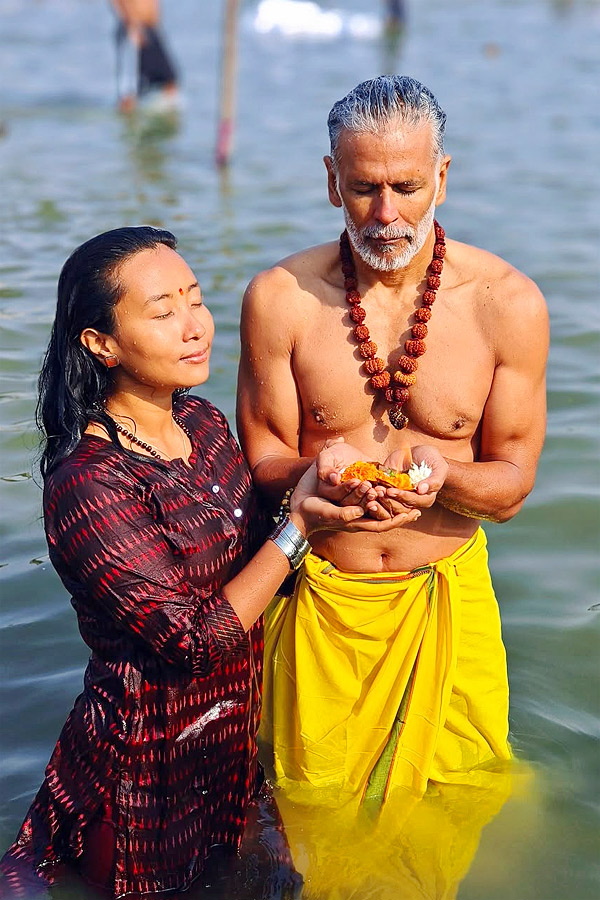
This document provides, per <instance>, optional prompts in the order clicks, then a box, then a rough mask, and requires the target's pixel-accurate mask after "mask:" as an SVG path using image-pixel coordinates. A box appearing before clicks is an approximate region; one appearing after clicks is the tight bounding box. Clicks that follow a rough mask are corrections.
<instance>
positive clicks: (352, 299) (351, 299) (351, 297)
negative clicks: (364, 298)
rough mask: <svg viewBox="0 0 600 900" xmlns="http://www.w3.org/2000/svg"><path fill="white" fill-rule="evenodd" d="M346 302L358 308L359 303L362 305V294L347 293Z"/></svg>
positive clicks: (355, 292)
mask: <svg viewBox="0 0 600 900" xmlns="http://www.w3.org/2000/svg"><path fill="white" fill-rule="evenodd" d="M346 300H347V301H348V303H351V304H352V305H353V306H356V304H357V303H360V294H359V293H358V291H346Z"/></svg>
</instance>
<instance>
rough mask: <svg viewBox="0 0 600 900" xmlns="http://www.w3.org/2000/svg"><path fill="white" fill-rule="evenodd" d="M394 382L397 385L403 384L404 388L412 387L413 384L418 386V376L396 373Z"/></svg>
mask: <svg viewBox="0 0 600 900" xmlns="http://www.w3.org/2000/svg"><path fill="white" fill-rule="evenodd" d="M394 381H395V382H396V384H401V385H403V386H404V387H411V386H412V385H413V384H416V381H417V376H416V375H409V374H408V373H407V372H394Z"/></svg>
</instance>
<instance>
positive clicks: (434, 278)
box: [427, 275, 442, 291]
mask: <svg viewBox="0 0 600 900" xmlns="http://www.w3.org/2000/svg"><path fill="white" fill-rule="evenodd" d="M441 283H442V279H441V278H440V276H439V275H428V276H427V287H428V288H429V289H430V290H431V291H437V289H438V288H439V286H440V284H441Z"/></svg>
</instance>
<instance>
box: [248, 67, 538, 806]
mask: <svg viewBox="0 0 600 900" xmlns="http://www.w3.org/2000/svg"><path fill="white" fill-rule="evenodd" d="M444 126H445V115H444V113H443V111H442V110H441V109H440V107H439V105H438V103H437V101H436V99H435V98H434V97H433V95H432V94H431V92H430V91H429V90H428V89H427V88H425V87H424V86H423V85H421V84H419V83H418V82H416V81H414V80H413V79H411V78H407V77H400V76H385V77H379V78H376V79H374V80H373V81H369V82H364V83H363V84H360V85H358V87H356V88H355V89H354V90H353V91H351V92H350V93H349V94H348V95H347V96H346V97H345V98H344V99H343V100H340V101H339V102H338V103H336V104H335V105H334V107H333V109H332V111H331V113H330V116H329V132H330V138H331V154H330V155H329V156H326V157H325V160H324V161H325V166H326V168H327V176H328V189H329V199H330V202H331V203H332V204H333V205H334V206H336V207H339V208H341V209H342V210H343V214H344V219H345V222H346V229H347V235H348V238H347V239H346V238H343V239H342V240H341V241H340V243H339V244H338V242H337V241H333V242H331V243H328V244H324V245H322V246H318V247H314V248H311V249H309V250H305V251H303V252H301V253H298V254H296V255H294V256H291V257H289V258H288V259H286V260H283V262H280V263H279V264H278V265H276V266H274V267H273V268H272V269H270V270H268V271H266V272H262V273H261V274H259V275H258V276H257V277H256V278H254V279H253V281H252V282H251V284H250V285H249V287H248V289H247V292H246V295H245V298H244V304H243V311H242V359H241V367H240V376H239V389H238V430H239V435H240V438H241V441H242V446H243V448H244V450H245V453H246V455H247V457H248V459H249V461H250V464H251V466H252V471H253V476H254V479H255V482H256V484H257V485H258V487H259V488H261V489H262V490H263V491H264V492H265V493H266V494H267V495H268V496H270V497H271V498H272V499H273V500H275V499H279V498H280V497H281V495H282V494H283V493H284V491H285V490H286V488H289V487H292V486H293V485H294V484H295V483H296V481H297V480H298V478H299V476H300V475H301V473H302V472H304V471H305V469H306V468H307V466H308V465H309V464H310V463H311V461H312V460H313V458H314V457H319V467H320V473H321V475H322V478H323V491H324V493H327V494H328V495H329V496H334V497H337V498H338V499H339V500H340V502H344V500H343V497H344V485H340V483H339V482H340V476H339V472H340V470H341V469H342V468H343V467H344V466H346V465H347V464H348V463H349V462H351V461H353V460H356V459H357V458H361V459H363V460H376V461H378V462H382V463H387V464H388V465H390V466H393V467H395V468H402V467H403V462H405V455H406V449H407V448H410V450H411V452H412V458H413V460H414V461H416V462H417V463H421V462H423V461H425V462H426V463H428V464H429V466H430V468H431V469H432V472H431V474H430V476H429V477H428V478H427V479H426V480H425V481H424V482H422V483H421V484H420V485H419V486H418V488H417V490H416V491H398V490H396V489H388V490H387V492H386V496H385V498H383V497H379V498H377V497H374V494H373V492H372V491H371V492H369V493H364V506H365V510H366V516H370V517H371V518H369V519H366V518H365V520H364V522H363V520H360V522H362V523H363V524H362V530H358V528H359V527H361V526H359V525H357V531H356V533H354V534H347V533H344V534H342V533H337V534H332V533H328V532H326V531H323V532H319V533H318V534H317V536H316V537H313V539H312V550H313V552H312V553H311V554H309V555H308V557H307V558H306V560H305V566H304V569H303V571H302V573H301V576H300V577H299V579H298V581H297V584H296V589H295V592H294V595H293V597H291V598H289V599H287V600H279V601H278V602H276V603H274V605H273V608H272V611H271V615H270V617H269V619H268V623H267V637H266V648H265V711H264V725H263V734H264V739H265V742H266V743H267V744H268V745H272V748H273V760H272V761H273V765H274V768H275V773H276V775H277V777H278V780H279V782H280V784H281V786H282V787H283V788H284V790H285V791H287V793H288V795H289V796H292V797H293V798H297V799H302V797H303V795H304V793H305V792H307V791H308V792H309V793H311V794H312V795H313V798H314V795H315V794H317V795H318V796H320V797H321V798H322V799H323V802H331V803H333V804H339V803H342V802H345V801H348V800H353V801H355V802H357V803H358V802H360V803H362V804H366V805H371V806H372V805H375V807H376V808H380V807H381V805H382V804H384V803H385V802H386V801H387V800H388V798H389V797H390V796H391V794H392V793H393V790H394V789H395V788H403V789H404V790H405V791H408V792H409V793H410V794H411V795H413V796H420V795H422V794H423V793H424V792H425V790H426V787H427V783H428V781H429V780H432V781H434V782H438V783H445V784H472V785H477V784H482V783H483V782H484V781H485V777H486V772H487V771H489V769H490V768H493V767H494V765H495V764H496V763H497V761H498V760H500V761H502V760H506V759H508V758H509V756H510V750H509V746H508V743H507V731H508V687H507V678H506V664H505V654H504V648H503V645H502V640H501V634H500V622H499V615H498V608H497V603H496V601H495V597H494V594H493V589H492V586H491V581H490V578H489V573H488V569H487V554H486V548H485V537H484V534H483V532H482V531H481V529H480V528H479V522H480V520H481V519H487V520H491V521H495V522H505V521H507V520H508V519H510V518H511V517H512V516H513V515H515V513H516V512H518V510H519V509H520V508H521V506H522V504H523V501H524V499H525V498H526V496H527V494H528V493H529V492H530V491H531V488H532V486H533V483H534V476H535V469H536V464H537V460H538V457H539V454H540V451H541V448H542V443H543V437H544V429H545V365H546V355H547V345H548V324H547V314H546V308H545V304H544V300H543V298H542V296H541V294H540V292H539V290H538V289H537V287H536V286H535V285H534V284H533V283H532V282H531V281H530V280H529V279H528V278H526V277H525V276H524V275H523V274H521V273H520V272H518V271H516V270H515V269H514V268H512V267H511V266H510V265H509V264H508V263H506V262H504V261H503V260H501V259H499V258H497V257H495V256H493V255H492V254H490V253H487V252H485V251H483V250H480V249H477V248H475V247H471V246H467V245H465V244H461V243H458V242H457V241H454V240H452V239H451V238H449V239H447V240H446V239H445V237H444V232H443V229H442V228H441V226H439V225H438V224H437V223H435V222H434V212H435V208H436V207H437V206H439V205H440V204H442V203H443V202H444V200H445V196H446V181H447V175H448V167H449V164H450V157H449V156H448V155H446V154H445V152H444V143H443V139H444ZM434 301H435V302H434ZM373 341H375V342H376V343H377V344H378V345H379V349H378V350H377V347H375V345H374V344H373ZM340 436H341V437H343V438H344V441H345V443H342V442H340V441H336V439H337V438H339V437H340ZM355 448H360V449H355ZM350 488H353V489H354V490H355V492H356V493H355V494H353V495H351V496H352V499H354V497H355V496H356V495H357V494H358V495H360V494H362V493H363V492H366V491H367V490H368V485H364V484H363V485H361V486H359V487H356V483H352V482H351V483H350ZM379 501H380V502H379ZM407 510H413V511H415V512H414V515H415V516H416V515H417V512H418V513H420V517H419V518H418V520H415V521H412V522H409V524H407V525H406V526H405V527H403V528H394V527H392V526H393V525H394V524H395V522H398V521H400V520H398V519H396V520H395V519H394V517H395V516H396V515H400V514H401V513H402V512H404V513H406V512H407ZM390 516H391V517H392V518H390ZM311 802H312V801H311Z"/></svg>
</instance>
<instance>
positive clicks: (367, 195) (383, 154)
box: [325, 125, 450, 283]
mask: <svg viewBox="0 0 600 900" xmlns="http://www.w3.org/2000/svg"><path fill="white" fill-rule="evenodd" d="M338 149H339V153H338V160H339V165H338V166H337V167H336V166H335V165H334V162H333V160H332V159H331V158H330V157H325V165H326V167H327V175H328V190H329V200H330V202H331V203H332V204H333V206H337V207H343V208H344V211H345V213H346V215H347V216H349V217H350V219H351V221H352V224H353V225H354V227H355V228H356V229H357V230H358V231H359V232H362V231H363V230H364V229H365V228H371V229H377V230H378V231H379V230H384V229H389V230H392V231H399V232H403V231H406V230H409V232H412V231H415V230H417V229H418V227H419V225H420V224H421V222H422V221H423V219H424V218H425V217H427V215H428V213H431V212H433V209H434V208H435V207H436V206H438V205H439V204H441V203H443V202H444V200H445V197H446V175H447V172H448V166H449V165H450V157H449V156H444V157H442V158H439V157H438V155H437V154H435V153H434V151H433V147H432V139H431V128H430V126H429V125H424V126H421V127H419V128H417V129H414V130H413V131H411V132H409V133H403V132H399V131H398V130H392V129H388V130H386V131H384V132H382V133H381V134H353V133H350V132H342V134H341V136H340V141H339V145H338ZM432 208H433V209H432ZM429 224H430V225H431V222H430V223H429ZM429 237H430V240H429V241H425V243H424V245H423V247H422V249H421V250H420V251H419V252H418V253H417V254H416V255H415V256H414V257H413V260H411V261H410V262H409V263H408V265H407V264H406V263H405V262H404V261H400V262H399V263H398V264H397V267H396V270H395V271H394V272H391V273H390V272H387V273H382V272H380V271H379V270H377V275H378V277H379V276H381V277H382V278H383V279H384V280H388V279H389V276H391V282H392V283H393V282H394V281H396V280H397V277H398V275H399V274H401V277H402V279H403V280H405V279H406V278H407V277H409V276H410V272H411V268H410V267H411V265H412V266H414V267H416V269H417V270H418V271H420V268H421V265H422V261H423V258H426V260H427V263H429V260H430V259H431V246H432V237H431V229H429ZM363 240H364V242H365V243H366V244H367V245H368V247H369V250H370V251H371V253H372V254H374V255H376V256H380V257H382V258H385V259H386V260H387V259H389V258H390V257H391V258H394V257H399V256H400V254H403V253H406V251H407V250H409V251H410V249H411V244H412V241H411V240H410V239H407V238H404V237H402V238H396V239H394V238H389V239H386V238H385V237H383V238H369V237H364V238H363ZM359 261H360V262H359ZM357 264H359V265H362V268H364V269H365V272H364V276H366V277H369V273H372V272H373V270H372V269H371V268H370V267H369V266H367V265H366V264H365V263H364V260H362V259H361V258H360V256H359V257H358V260H357ZM400 266H402V268H401V269H400Z"/></svg>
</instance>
